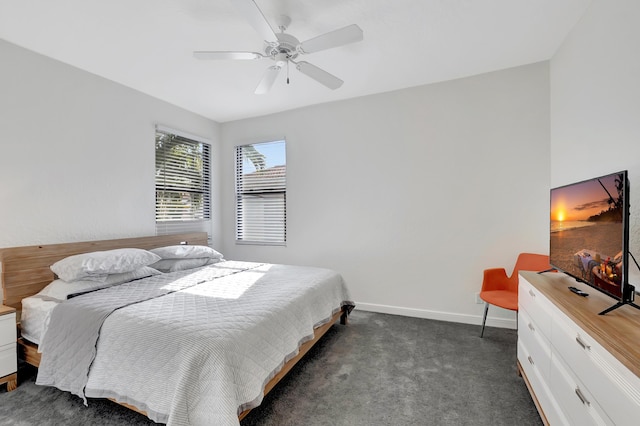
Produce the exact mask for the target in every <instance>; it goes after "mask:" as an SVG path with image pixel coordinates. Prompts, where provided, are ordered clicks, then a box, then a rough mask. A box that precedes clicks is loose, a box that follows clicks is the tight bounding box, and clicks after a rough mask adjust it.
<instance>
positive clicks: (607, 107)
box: [550, 0, 640, 287]
mask: <svg viewBox="0 0 640 426" xmlns="http://www.w3.org/2000/svg"><path fill="white" fill-rule="evenodd" d="M638 22H640V2H638V1H637V0H594V1H593V3H592V4H591V7H590V8H589V9H588V10H587V12H586V14H585V16H584V17H583V18H582V20H581V21H580V22H579V23H578V25H577V26H576V27H575V28H574V29H573V31H572V32H571V33H570V34H569V36H568V37H567V40H566V41H565V42H564V44H563V45H562V46H561V48H560V50H559V51H558V52H557V53H556V55H555V56H554V57H553V59H552V60H551V71H550V76H551V184H552V186H558V185H563V184H566V183H571V182H574V181H579V180H583V179H587V178H590V177H595V176H600V175H604V174H607V173H611V172H616V171H619V170H624V169H626V170H629V180H630V182H631V188H632V189H631V197H630V200H631V225H632V227H631V232H630V249H631V252H632V253H634V254H635V256H636V258H637V259H639V260H640V207H639V206H640V55H638V51H640V26H638ZM629 272H630V275H631V282H632V284H635V285H636V287H640V282H639V281H640V273H639V271H638V269H637V268H636V267H635V265H633V264H632V265H630V266H629Z"/></svg>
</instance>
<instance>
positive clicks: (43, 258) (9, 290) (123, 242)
mask: <svg viewBox="0 0 640 426" xmlns="http://www.w3.org/2000/svg"><path fill="white" fill-rule="evenodd" d="M181 243H182V244H184V243H186V244H191V245H207V233H206V232H195V233H190V234H173V235H159V236H153V237H137V238H122V239H117V240H102V241H85V242H80V243H62V244H47V245H39V246H25V247H9V248H3V249H0V264H1V265H2V272H1V273H0V283H1V284H2V290H3V301H2V304H3V305H7V306H12V307H14V308H16V309H17V310H19V311H21V310H22V304H21V302H22V299H24V298H25V297H29V296H33V295H34V294H36V293H38V292H39V291H40V290H42V289H43V288H44V287H46V286H47V284H49V283H50V282H51V281H53V280H54V278H55V277H54V274H53V272H51V269H49V267H50V266H51V265H53V264H54V263H55V262H57V261H58V260H60V259H64V258H65V257H68V256H72V255H74V254H80V253H89V252H92V251H101V250H112V249H118V248H141V249H146V250H149V249H152V248H158V247H164V246H170V245H175V244H181Z"/></svg>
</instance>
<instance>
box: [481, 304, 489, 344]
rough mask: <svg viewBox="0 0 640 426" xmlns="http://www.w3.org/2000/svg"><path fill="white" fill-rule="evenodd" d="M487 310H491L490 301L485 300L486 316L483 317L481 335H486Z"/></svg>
mask: <svg viewBox="0 0 640 426" xmlns="http://www.w3.org/2000/svg"><path fill="white" fill-rule="evenodd" d="M487 312H489V303H487V302H484V316H483V317H482V331H481V332H480V337H481V338H482V336H483V335H484V323H486V322H487Z"/></svg>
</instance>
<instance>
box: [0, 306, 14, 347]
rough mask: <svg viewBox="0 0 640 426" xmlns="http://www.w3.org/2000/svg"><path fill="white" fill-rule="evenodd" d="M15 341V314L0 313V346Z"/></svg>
mask: <svg viewBox="0 0 640 426" xmlns="http://www.w3.org/2000/svg"><path fill="white" fill-rule="evenodd" d="M15 341H16V314H15V313H13V312H12V313H10V314H6V315H0V346H3V345H6V344H8V343H11V342H14V343H15Z"/></svg>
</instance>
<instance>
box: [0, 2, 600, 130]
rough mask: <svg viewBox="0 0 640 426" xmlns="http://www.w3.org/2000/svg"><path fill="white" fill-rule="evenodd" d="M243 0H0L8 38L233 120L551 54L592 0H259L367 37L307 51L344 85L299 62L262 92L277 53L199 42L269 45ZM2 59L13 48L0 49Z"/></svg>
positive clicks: (0, 33)
mask: <svg viewBox="0 0 640 426" xmlns="http://www.w3.org/2000/svg"><path fill="white" fill-rule="evenodd" d="M232 1H233V0H22V1H18V0H0V38H2V39H4V40H7V41H9V42H12V43H14V44H17V45H19V46H22V47H25V48H27V49H30V50H33V51H35V52H38V53H42V54H44V55H46V56H49V57H51V58H55V59H58V60H60V61H62V62H65V63H68V64H71V65H73V66H76V67H78V68H81V69H84V70H86V71H89V72H91V73H94V74H97V75H100V76H102V77H105V78H107V79H110V80H113V81H116V82H118V83H121V84H123V85H125V86H128V87H132V88H134V89H137V90H139V91H141V92H143V93H147V94H149V95H152V96H154V97H156V98H159V99H162V100H165V101H167V102H170V103H172V104H175V105H178V106H180V107H183V108H185V109H187V110H189V111H193V112H195V113H198V114H201V115H203V116H205V117H209V118H211V119H213V120H216V121H218V122H225V121H230V120H236V119H241V118H246V117H253V116H260V115H265V114H269V113H273V112H278V111H284V110H289V109H293V108H297V107H301V106H305V105H312V104H317V103H323V102H330V101H335V100H339V99H347V98H352V97H357V96H363V95H368V94H373V93H380V92H386V91H390V90H395V89H400V88H406V87H411V86H418V85H422V84H428V83H433V82H438V81H445V80H451V79H455V78H460V77H466V76H470V75H475V74H480V73H484V72H489V71H494V70H499V69H504V68H510V67H514V66H518V65H524V64H529V63H533V62H538V61H543V60H547V59H549V58H551V56H553V54H554V53H555V51H556V49H557V48H558V47H559V46H560V44H561V43H562V41H563V40H564V38H565V37H566V35H567V34H568V33H569V31H570V30H571V28H573V26H574V25H575V24H576V22H577V21H578V20H579V19H580V17H581V16H582V14H583V13H584V11H585V9H586V8H587V7H588V5H589V3H590V2H591V0H322V1H319V0H255V1H256V4H257V5H258V6H259V7H260V9H262V11H263V13H264V15H265V17H266V18H267V19H268V20H269V22H271V24H272V27H274V28H275V27H276V23H275V21H276V19H277V17H278V16H279V15H283V14H284V15H288V16H290V17H291V18H292V23H291V25H290V26H289V28H288V30H287V32H289V33H291V34H293V35H294V36H296V37H297V38H298V39H299V40H301V41H304V40H307V39H310V38H313V37H315V36H317V35H320V34H323V33H325V32H328V31H331V30H334V29H338V28H341V27H344V26H346V25H349V24H354V23H355V24H358V25H359V26H360V28H362V30H363V31H364V41H362V42H359V43H355V44H350V45H347V46H343V47H339V48H335V49H331V50H326V51H322V52H316V53H313V54H309V55H304V60H306V61H308V62H310V63H312V64H314V65H317V66H319V67H321V68H323V69H325V70H326V71H328V72H330V73H332V74H334V75H335V76H337V77H339V78H341V79H342V80H344V82H345V83H344V85H343V86H342V87H341V88H339V89H337V90H335V91H332V90H329V89H327V88H326V87H324V86H322V85H320V84H318V83H317V82H316V81H314V80H311V79H310V78H309V77H307V76H305V75H303V74H300V73H299V72H298V71H297V70H295V69H294V68H293V67H291V69H290V73H289V76H290V84H289V85H287V84H286V81H285V80H286V73H284V72H282V73H281V74H280V76H279V78H278V80H277V81H276V83H275V84H274V86H273V88H272V89H271V91H270V92H269V93H268V94H266V95H255V94H254V93H253V91H254V89H255V87H256V85H257V84H258V82H259V80H260V79H261V77H262V75H263V73H264V71H265V70H266V68H267V67H269V66H270V65H272V62H271V61H270V60H269V59H262V60H256V61H201V60H197V59H194V58H193V56H192V52H193V51H194V50H241V51H257V52H262V51H263V41H262V40H261V38H260V36H259V35H258V34H257V32H256V31H255V30H254V29H253V27H252V26H251V25H250V24H249V23H248V22H247V20H246V19H245V18H244V17H243V16H241V15H240V13H239V12H238V10H237V9H236V8H235V7H234V6H233V5H232ZM0 61H1V58H0Z"/></svg>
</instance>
